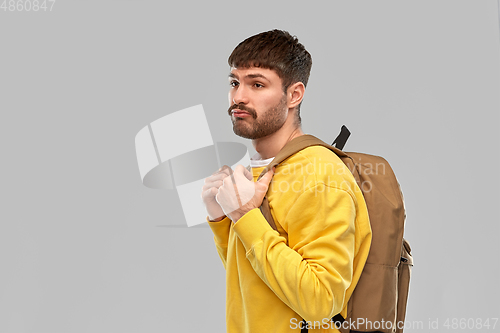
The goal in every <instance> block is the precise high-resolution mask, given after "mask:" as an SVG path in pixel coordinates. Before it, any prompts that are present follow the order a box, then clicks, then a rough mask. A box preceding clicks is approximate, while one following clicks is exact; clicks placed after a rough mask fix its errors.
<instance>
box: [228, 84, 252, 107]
mask: <svg viewBox="0 0 500 333" xmlns="http://www.w3.org/2000/svg"><path fill="white" fill-rule="evenodd" d="M229 99H230V102H232V103H233V104H248V93H247V91H246V89H245V88H244V87H243V85H242V84H240V85H239V86H238V87H236V88H233V89H231V91H230V92H229Z"/></svg>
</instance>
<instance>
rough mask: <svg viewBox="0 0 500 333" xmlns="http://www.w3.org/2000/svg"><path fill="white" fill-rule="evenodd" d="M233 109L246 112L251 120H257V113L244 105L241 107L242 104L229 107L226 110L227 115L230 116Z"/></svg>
mask: <svg viewBox="0 0 500 333" xmlns="http://www.w3.org/2000/svg"><path fill="white" fill-rule="evenodd" d="M234 109H239V110H242V111H246V112H248V113H249V114H250V115H251V116H252V117H253V119H256V118H257V112H255V110H254V109H252V108H248V107H246V106H245V105H242V104H233V105H231V106H230V107H229V109H228V110H227V113H228V114H229V115H232V112H231V111H233V110H234Z"/></svg>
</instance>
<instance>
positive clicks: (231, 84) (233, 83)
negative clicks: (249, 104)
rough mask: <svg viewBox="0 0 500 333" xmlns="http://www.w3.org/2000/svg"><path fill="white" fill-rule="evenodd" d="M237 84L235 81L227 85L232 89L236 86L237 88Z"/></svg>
mask: <svg viewBox="0 0 500 333" xmlns="http://www.w3.org/2000/svg"><path fill="white" fill-rule="evenodd" d="M238 84H239V83H238V82H237V81H231V82H229V85H230V86H231V87H233V88H234V87H236V86H238Z"/></svg>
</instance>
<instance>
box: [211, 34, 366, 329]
mask: <svg viewBox="0 0 500 333" xmlns="http://www.w3.org/2000/svg"><path fill="white" fill-rule="evenodd" d="M228 62H229V65H230V67H231V70H230V74H229V85H230V87H229V105H230V107H229V110H228V113H229V116H230V117H231V121H232V123H233V130H234V132H235V133H236V134H237V135H239V136H242V137H245V138H248V139H251V140H252V144H253V146H254V147H255V150H256V151H257V154H256V156H254V157H253V158H252V160H251V167H252V172H249V171H248V170H247V169H246V168H245V167H244V166H242V165H239V166H237V167H236V168H235V170H234V172H233V171H232V170H231V169H230V168H229V167H226V166H225V167H223V168H221V170H219V171H218V172H216V173H215V174H213V175H212V176H210V177H208V178H207V179H205V185H204V186H203V189H202V198H203V201H204V203H205V206H206V208H207V212H208V218H207V220H208V223H209V225H210V227H211V229H212V231H213V233H214V240H215V245H216V248H217V251H218V253H219V256H220V258H221V259H222V263H223V265H224V268H225V269H226V285H227V288H226V324H227V332H230V333H234V332H251V333H255V332H280V333H281V332H300V330H301V327H302V326H303V325H302V323H301V322H302V319H304V320H306V322H307V324H308V325H307V326H308V327H307V328H309V332H338V331H337V330H336V329H335V328H334V325H333V324H332V323H331V322H330V318H332V317H333V316H335V315H336V314H338V313H340V314H341V315H343V317H344V318H345V317H346V315H347V301H348V300H349V297H350V295H351V293H352V291H353V289H354V287H355V285H356V283H357V281H358V279H359V276H360V274H361V271H362V269H363V266H364V264H365V261H366V258H367V256H368V251H369V246H370V240H371V229H370V224H369V220H368V213H367V208H366V204H365V201H364V198H363V195H362V193H361V191H360V189H359V187H358V186H357V185H356V181H355V180H354V178H353V176H352V175H351V173H350V172H349V170H348V169H347V168H346V166H345V165H344V164H343V163H342V161H341V160H340V159H339V158H338V157H337V156H336V155H335V154H334V153H332V152H331V151H330V150H328V149H327V148H324V147H320V146H313V147H308V148H306V149H304V150H302V151H300V152H299V153H297V154H295V155H293V156H291V157H290V158H288V159H287V160H286V161H284V162H283V163H281V164H280V165H279V166H278V167H277V168H276V169H275V170H270V171H269V172H268V173H267V174H266V175H265V176H264V177H262V178H261V179H260V180H258V181H256V180H257V178H258V176H259V175H260V173H261V172H262V171H263V170H264V167H265V166H266V165H267V164H268V163H270V162H271V161H272V159H273V157H274V156H276V154H277V153H278V152H279V151H280V150H281V149H282V148H283V146H285V144H286V143H287V142H289V141H291V140H292V139H294V138H296V137H298V136H301V135H304V133H303V132H302V129H301V119H300V105H301V102H302V99H303V97H304V93H305V88H306V85H307V81H308V78H309V73H310V70H311V66H312V60H311V56H310V54H309V53H308V52H307V51H306V49H305V48H304V46H303V45H302V44H300V43H299V42H298V40H297V38H295V37H292V36H291V35H290V34H289V33H288V32H285V31H279V30H273V31H268V32H264V33H260V34H258V35H255V36H252V37H250V38H248V39H246V40H245V41H243V42H241V43H240V44H239V45H238V46H237V47H236V48H235V49H234V51H233V52H232V54H231V55H230V57H229V60H228ZM329 112H330V111H329ZM271 180H272V182H271ZM265 195H267V198H268V200H269V205H270V208H271V213H272V216H273V218H274V220H275V223H276V226H277V229H278V231H276V230H274V229H273V228H272V227H271V226H270V225H269V223H268V221H267V220H266V219H265V218H264V216H263V215H262V213H261V211H260V210H259V207H260V205H261V203H262V200H263V197H264V196H265ZM313 326H314V327H313Z"/></svg>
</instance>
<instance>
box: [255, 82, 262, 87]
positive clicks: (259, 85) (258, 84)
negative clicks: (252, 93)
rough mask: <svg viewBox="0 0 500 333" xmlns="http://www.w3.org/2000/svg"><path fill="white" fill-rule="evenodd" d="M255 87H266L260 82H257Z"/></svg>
mask: <svg viewBox="0 0 500 333" xmlns="http://www.w3.org/2000/svg"><path fill="white" fill-rule="evenodd" d="M255 87H257V88H263V87H264V85H262V84H260V83H256V84H255Z"/></svg>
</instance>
